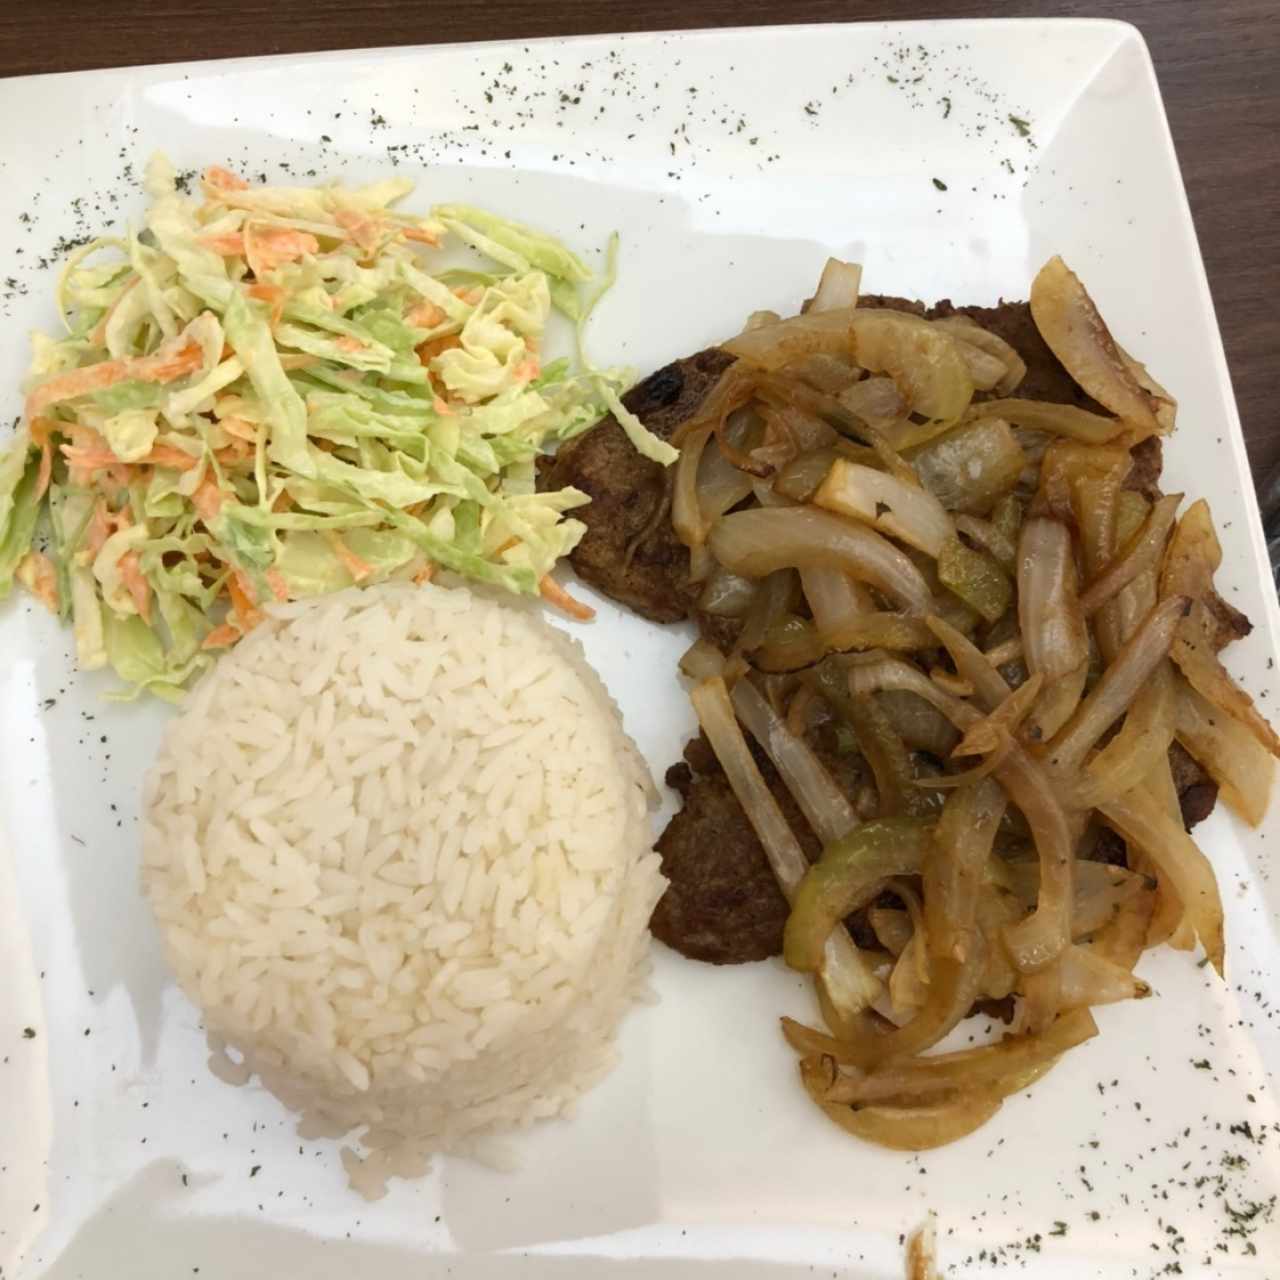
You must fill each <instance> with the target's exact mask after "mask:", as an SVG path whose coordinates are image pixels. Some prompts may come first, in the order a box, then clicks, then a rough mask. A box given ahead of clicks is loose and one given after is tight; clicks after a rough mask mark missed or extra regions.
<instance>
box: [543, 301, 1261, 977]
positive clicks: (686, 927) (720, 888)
mask: <svg viewBox="0 0 1280 1280" xmlns="http://www.w3.org/2000/svg"><path fill="white" fill-rule="evenodd" d="M858 305H859V307H876V306H880V307H891V308H894V309H896V310H900V311H910V312H912V313H914V314H916V315H920V316H923V317H925V318H926V319H941V318H943V317H946V316H951V315H962V316H966V317H968V318H969V319H971V320H973V321H974V322H975V323H976V324H979V325H981V326H982V327H983V328H984V329H987V330H989V331H991V332H992V333H995V334H997V335H999V336H1000V337H1001V338H1003V339H1004V340H1005V341H1006V342H1008V343H1009V344H1010V345H1011V346H1013V347H1014V348H1015V349H1016V350H1017V352H1018V354H1019V355H1021V357H1022V358H1023V360H1024V361H1026V365H1027V372H1026V376H1025V378H1024V379H1023V381H1022V383H1021V385H1020V386H1019V388H1018V391H1017V394H1018V395H1019V396H1021V397H1025V398H1027V399H1032V400H1047V401H1053V402H1056V403H1060V404H1073V405H1078V406H1080V407H1082V408H1087V409H1093V410H1095V411H1096V410H1097V409H1098V406H1097V405H1096V404H1094V402H1093V401H1092V400H1090V399H1089V397H1088V396H1087V395H1086V394H1085V393H1084V392H1083V391H1081V390H1080V388H1079V387H1078V386H1077V385H1076V383H1075V382H1074V381H1073V380H1072V378H1071V377H1070V375H1069V374H1068V373H1067V372H1066V370H1065V369H1064V368H1063V367H1062V366H1061V364H1059V363H1058V360H1057V358H1056V357H1055V356H1054V354H1053V353H1052V352H1051V351H1050V350H1049V348H1048V346H1046V344H1045V342H1044V340H1043V338H1041V336H1040V333H1039V331H1038V330H1037V328H1036V325H1035V322H1034V320H1033V319H1032V317H1031V310H1030V307H1029V306H1028V305H1027V304H1026V303H1025V302H1002V303H1000V305H998V306H995V307H957V306H954V305H953V304H952V303H951V302H950V301H943V302H939V303H937V304H936V305H935V306H933V307H926V306H925V305H924V304H923V303H919V302H913V301H910V300H908V299H904V298H893V297H883V296H873V297H866V296H864V297H863V298H862V299H860V300H859V303H858ZM731 363H732V357H730V356H729V355H728V354H727V353H725V352H724V351H721V350H720V349H718V348H715V347H711V348H708V349H707V350H705V351H700V352H698V353H697V354H696V355H693V356H688V357H686V358H685V359H682V360H676V361H673V362H672V363H671V364H669V365H666V366H664V367H663V368H661V369H659V370H658V371H657V372H656V373H653V374H651V375H650V376H649V377H648V378H645V379H644V380H643V381H642V382H639V383H637V385H636V386H635V387H633V388H632V390H631V391H630V392H629V393H628V394H627V395H626V396H625V397H624V398H623V402H624V403H625V404H626V406H627V408H628V409H630V410H631V411H632V412H633V413H635V414H636V415H637V416H638V417H639V418H640V419H641V421H642V422H644V424H645V426H647V427H648V428H649V430H650V431H652V432H653V433H654V434H655V435H657V436H659V437H660V438H661V439H664V440H665V439H668V438H669V437H670V436H671V433H672V432H673V431H675V429H676V428H677V427H678V426H679V425H680V424H681V423H682V422H684V421H685V420H686V419H688V418H689V417H691V416H692V415H693V414H694V413H695V412H696V410H697V409H698V406H699V405H700V404H701V403H702V401H703V399H704V398H705V397H706V395H707V394H708V393H709V392H710V390H711V389H712V387H714V386H715V384H716V382H717V381H718V380H719V377H720V375H721V373H723V372H724V370H725V369H726V368H728V366H729V365H730V364H731ZM977 398H985V396H984V393H982V392H979V393H978V397H977ZM1162 461H1163V460H1162V455H1161V442H1160V440H1159V438H1157V437H1152V438H1151V439H1148V440H1146V441H1144V442H1143V443H1142V444H1141V445H1139V446H1137V447H1136V448H1135V449H1134V450H1133V465H1132V467H1131V469H1130V472H1129V475H1128V477H1127V479H1126V482H1125V483H1126V487H1127V488H1130V489H1133V490H1136V491H1137V492H1140V493H1142V494H1143V495H1144V496H1145V497H1146V498H1148V499H1149V500H1154V499H1155V498H1156V497H1159V496H1160V487H1159V481H1160V473H1161V469H1162ZM539 486H540V487H541V488H544V489H560V488H564V487H566V486H573V487H575V488H578V489H581V490H582V491H583V492H584V493H586V494H587V495H588V496H589V497H590V499H591V502H590V504H589V505H587V506H585V507H583V508H581V509H579V510H578V511H576V512H575V513H574V514H575V515H576V516H577V518H579V519H581V520H582V521H583V522H584V523H585V524H586V526H587V532H586V534H585V536H584V537H583V539H582V541H581V542H580V543H579V545H578V547H577V549H576V550H575V551H574V552H573V554H572V556H571V557H570V558H571V561H572V563H573V566H574V568H575V570H576V571H577V572H578V574H579V576H580V577H582V578H583V579H584V580H585V581H587V582H589V583H591V584H592V585H593V586H594V587H596V588H598V589H599V590H600V591H602V592H603V593H604V594H605V595H607V596H609V597H611V598H612V599H614V600H617V601H618V602H619V603H621V604H624V605H626V606H628V607H629V608H631V609H634V610H635V611H636V612H637V613H639V614H642V615H643V616H644V617H646V618H650V619H652V620H653V621H655V622H679V621H682V620H684V619H686V618H691V617H692V618H695V619H696V620H697V621H698V622H699V624H700V625H701V626H702V627H703V629H704V631H710V632H711V635H712V638H713V639H716V640H717V641H719V642H720V643H722V644H724V643H725V641H726V636H725V635H724V634H722V633H719V634H718V633H716V631H715V629H714V628H715V620H712V619H709V618H706V617H702V618H699V617H698V611H697V607H696V600H697V590H696V589H694V588H691V587H690V584H689V582H688V574H689V553H688V550H687V549H686V548H685V547H684V545H683V544H682V543H681V542H680V541H679V539H678V538H677V537H676V535H675V533H674V531H673V530H672V527H671V518H670V515H671V513H670V496H669V495H670V489H669V486H668V483H667V480H666V476H665V473H664V468H662V467H661V466H660V465H658V464H657V463H654V462H651V461H649V460H648V459H647V458H644V457H642V456H641V455H640V454H638V453H637V452H636V451H635V449H634V448H632V446H631V444H630V442H629V441H628V439H627V437H626V435H625V433H624V432H623V430H622V428H621V427H620V426H619V425H618V423H617V422H616V421H615V420H614V418H613V417H612V416H609V417H606V418H605V419H603V420H602V421H601V422H600V423H598V424H597V425H596V426H595V427H593V428H592V429H591V430H590V431H587V432H584V433H583V434H582V435H581V436H579V437H577V439H575V440H572V441H570V442H569V443H568V444H567V445H565V446H564V447H562V448H561V449H560V451H559V453H558V454H557V455H556V456H555V457H554V459H548V460H547V462H546V464H545V465H544V467H543V469H542V471H541V473H540V477H539ZM1213 610H1214V614H1215V617H1216V619H1217V621H1218V624H1219V626H1218V635H1217V643H1218V647H1219V648H1221V647H1222V646H1223V645H1225V644H1227V643H1228V642H1229V641H1231V640H1233V639H1235V638H1237V637H1238V636H1242V635H1246V634H1247V633H1248V631H1249V630H1250V623H1249V620H1248V619H1247V618H1246V617H1245V616H1244V615H1243V614H1241V613H1240V612H1239V611H1238V610H1236V609H1234V608H1233V607H1232V606H1231V605H1229V604H1227V603H1226V601H1222V600H1216V601H1214V602H1213ZM672 676H673V678H674V673H672ZM753 750H755V755H756V760H757V763H758V764H759V765H760V766H761V772H762V773H763V774H764V776H765V778H766V780H767V781H768V783H769V786H770V789H771V791H772V792H773V794H774V796H775V797H776V798H777V800H778V802H779V804H780V805H781V806H782V810H783V812H784V814H786V817H787V819H788V822H789V824H790V826H791V828H792V830H793V831H795V833H796V836H797V839H799V840H800V842H801V845H802V847H803V848H804V849H805V852H806V854H807V855H808V856H809V857H810V858H814V857H816V856H817V854H818V852H819V848H820V846H819V841H818V839H817V837H816V836H815V835H814V834H813V832H812V831H810V829H809V827H808V826H807V824H806V823H805V822H804V819H803V817H802V816H801V814H800V812H799V810H798V808H797V806H796V805H795V802H794V801H793V800H792V799H791V797H790V795H789V794H788V792H787V789H786V787H785V786H784V785H783V784H782V782H781V780H780V779H779V778H778V776H777V774H776V772H775V771H774V770H773V769H772V766H770V765H769V762H768V760H767V758H766V757H765V756H764V754H763V752H760V751H759V750H756V749H755V747H754V744H753ZM824 761H825V763H826V764H827V765H828V767H829V768H831V769H832V770H833V772H834V773H835V776H836V777H837V779H838V780H840V781H841V782H842V783H848V784H849V785H850V786H852V785H853V784H854V782H855V780H856V779H855V774H858V771H859V770H860V769H861V765H860V763H859V762H858V761H857V760H856V758H850V757H847V756H840V755H838V754H831V753H828V754H827V755H825V756H824ZM1170 764H1171V766H1172V768H1173V776H1174V781H1175V784H1176V785H1177V789H1178V797H1179V800H1180V802H1181V805H1182V814H1183V820H1184V822H1185V823H1186V825H1187V828H1188V830H1189V829H1190V828H1191V827H1192V826H1194V825H1195V824H1196V823H1197V822H1200V821H1202V820H1203V819H1204V818H1206V817H1207V816H1208V815H1209V813H1210V812H1211V811H1212V810H1213V807H1214V804H1215V802H1216V799H1217V786H1216V784H1215V783H1214V782H1213V780H1212V779H1211V778H1210V777H1209V775H1208V774H1207V773H1205V771H1204V770H1203V769H1202V768H1201V767H1200V766H1199V764H1197V763H1196V761H1195V760H1193V759H1192V758H1191V757H1190V756H1189V755H1188V754H1187V753H1186V752H1185V751H1184V750H1183V749H1182V748H1181V747H1179V746H1178V745H1177V744H1174V746H1173V747H1172V748H1171V749H1170ZM666 780H667V783H668V785H670V786H671V787H673V788H674V789H675V790H676V791H678V792H679V794H680V797H681V800H682V807H681V809H680V811H679V812H678V813H677V814H676V815H675V817H673V818H672V820H671V822H670V823H669V824H668V826H667V828H666V830H665V831H664V832H663V834H662V836H661V838H660V839H659V841H658V846H657V847H658V851H659V853H660V854H661V856H662V869H663V872H664V874H665V875H666V876H667V878H668V879H669V880H670V882H671V883H670V886H669V888H668V889H667V891H666V893H665V894H664V895H663V897H662V899H661V901H660V902H659V903H658V905H657V907H656V909H655V910H654V914H653V920H652V929H653V932H654V934H655V936H657V937H658V938H660V939H661V940H662V941H663V942H665V943H666V944H667V945H668V946H670V947H672V948H674V949H675V950H676V951H679V952H680V953H681V954H683V955H686V956H689V957H691V958H692V959H696V960H707V961H711V962H712V963H716V964H733V963H741V962H744V961H748V960H759V959H764V958H767V957H769V956H773V955H777V954H779V953H780V952H781V950H782V929H783V925H784V924H785V922H786V917H787V904H786V900H785V899H784V898H783V896H782V893H781V891H780V890H779V889H778V886H777V883H776V882H775V880H774V877H773V873H772V871H771V870H770V867H769V863H768V860H767V858H766V857H765V853H764V849H763V848H762V847H761V845H760V842H759V840H758V839H757V837H756V834H755V832H754V831H753V830H752V827H751V824H750V823H749V822H748V820H747V817H746V815H745V814H744V813H743V811H742V807H741V805H739V803H738V801H737V798H736V797H735V796H734V794H733V791H732V789H731V788H730V786H729V783H728V780H727V779H726V778H725V776H724V773H723V772H722V771H721V770H720V768H719V766H718V765H717V763H716V761H715V757H714V755H713V754H712V753H711V751H710V749H709V747H708V746H707V744H706V743H705V741H703V740H702V739H700V738H697V739H694V740H693V741H692V742H691V743H690V744H689V746H688V748H686V751H685V759H684V760H683V761H682V762H681V763H679V764H676V765H674V766H672V768H671V769H669V770H668V771H667V775H666ZM1094 856H1095V857H1101V858H1105V859H1106V860H1108V861H1115V862H1123V860H1124V856H1125V849H1124V842H1123V840H1121V838H1120V837H1119V836H1117V835H1115V834H1114V833H1113V832H1107V833H1105V839H1104V840H1102V841H1100V842H1099V848H1098V850H1097V851H1096V852H1095V854H1094ZM850 924H851V925H852V926H853V927H854V928H855V930H856V931H857V932H859V933H860V932H862V926H861V921H860V920H851V921H850ZM861 940H862V941H864V943H867V942H869V939H861Z"/></svg>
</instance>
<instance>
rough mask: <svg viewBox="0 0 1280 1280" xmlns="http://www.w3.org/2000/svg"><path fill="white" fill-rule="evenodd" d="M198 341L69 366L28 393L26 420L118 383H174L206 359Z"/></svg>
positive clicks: (193, 370) (192, 371)
mask: <svg viewBox="0 0 1280 1280" xmlns="http://www.w3.org/2000/svg"><path fill="white" fill-rule="evenodd" d="M203 359H204V357H203V355H202V353H201V351H200V347H199V344H198V343H195V342H188V343H187V344H186V345H185V346H183V347H182V349H181V350H179V351H177V352H168V351H164V350H163V349H162V350H161V351H157V352H156V353H155V354H154V355H149V356H126V357H125V358H124V359H122V360H104V361H103V362H102V363H101V364H91V365H88V366H87V367H85V368H83V369H70V370H68V371H67V372H66V373H60V374H58V375H57V376H56V377H53V378H50V379H49V381H48V382H42V383H41V384H40V385H39V386H38V387H35V388H34V389H33V390H32V392H31V394H30V395H29V396H27V404H26V414H27V420H28V421H31V420H33V419H34V418H35V417H36V416H37V415H38V414H40V413H42V412H43V411H44V410H45V409H47V408H48V407H49V406H50V405H54V404H57V403H59V402H60V401H62V400H70V399H73V398H74V397H75V396H83V395H88V394H89V393H90V392H91V391H105V390H107V388H108V387H114V386H115V385H116V384H117V383H119V382H125V381H128V380H129V379H131V378H133V379H137V381H139V382H159V383H164V382H172V381H173V380H174V379H175V378H181V377H182V376H183V375H184V374H188V373H194V372H195V370H197V369H198V368H199V367H200V365H201V363H202V362H203Z"/></svg>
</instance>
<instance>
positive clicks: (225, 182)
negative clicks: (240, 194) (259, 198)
mask: <svg viewBox="0 0 1280 1280" xmlns="http://www.w3.org/2000/svg"><path fill="white" fill-rule="evenodd" d="M201 180H202V181H203V182H204V184H205V185H206V186H208V187H212V188H213V189H214V190H215V191H248V189H249V184H248V183H247V182H246V181H245V180H244V179H243V178H242V177H240V175H239V174H238V173H232V172H231V170H230V169H224V168H223V167H222V166H221V165H220V164H211V165H210V166H209V167H208V168H207V169H206V170H205V171H204V173H203V174H201Z"/></svg>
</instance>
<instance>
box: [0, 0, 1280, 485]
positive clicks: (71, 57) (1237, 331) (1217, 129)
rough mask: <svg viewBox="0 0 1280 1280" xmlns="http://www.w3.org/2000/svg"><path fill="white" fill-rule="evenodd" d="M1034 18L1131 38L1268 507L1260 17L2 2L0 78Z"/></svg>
mask: <svg viewBox="0 0 1280 1280" xmlns="http://www.w3.org/2000/svg"><path fill="white" fill-rule="evenodd" d="M1051 15H1052V16H1074V17H1114V18H1122V19H1125V20H1127V21H1129V22H1132V23H1134V24H1135V25H1136V26H1138V27H1139V28H1140V29H1141V31H1142V32H1143V34H1144V35H1145V36H1146V39H1147V43H1148V44H1149V45H1150V47H1151V52H1152V55H1153V57H1154V59H1155V64H1156V70H1157V72H1158V74H1159V77H1160V86H1161V89H1162V91H1163V93H1164V101H1165V105H1166V107H1167V110H1168V113H1169V121H1170V124H1171V126H1172V128H1173V136H1174V140H1175V142H1176V144H1177V148H1178V156H1179V159H1180V160H1181V163H1182V172H1183V174H1184V176H1185V178H1186V184H1187V190H1188V192H1189V194H1190V198H1191V208H1192V211H1193V213H1194V214H1195V221H1196V229H1197V231H1198V232H1199V236H1200V247H1201V251H1202V252H1203V254H1204V258H1205V264H1206V266H1207V268H1208V273H1209V283H1210V286H1211V287H1212V290H1213V298H1214V302H1215V304H1216V306H1217V311H1218V321H1219V324H1220V325H1221V328H1222V335H1223V339H1224V341H1225V344H1226V349H1227V357H1228V360H1229V361H1230V364H1231V374H1232V378H1233V380H1234V384H1235V392H1236V398H1237V400H1238V402H1239V405H1240V416H1241V418H1242V419H1243V421H1244V430H1245V436H1246V438H1247V440H1248V444H1249V454H1250V458H1251V459H1252V462H1253V468H1254V475H1255V478H1256V480H1257V482H1258V484H1259V487H1260V491H1261V493H1262V496H1263V499H1264V507H1269V506H1271V505H1272V502H1271V501H1269V499H1270V498H1271V497H1272V491H1273V490H1274V499H1275V505H1276V506H1277V508H1280V412H1278V411H1277V405H1278V404H1280V358H1278V357H1280V307H1278V306H1277V298H1280V217H1277V215H1276V208H1277V206H1278V205H1280V164H1277V159H1278V158H1280V142H1278V141H1277V139H1278V138H1280V4H1278V3H1277V0H1130V2H1129V3H1106V2H1105V0H1077V2H1074V3H1072V2H1068V3H1057V4H1048V3H1040V4H1028V3H1022V4H1018V3H1010V2H1008V0H985V3H977V4H974V3H966V2H964V0H943V2H942V3H937V2H934V3H928V2H926V0H920V2H919V3H915V4H911V5H907V4H901V3H899V4H885V3H860V2H859V0H785V2H779V0H768V2H766V0H631V2H629V3H612V2H606V0H484V2H483V3H477V2H474V0H473V2H471V3H467V2H466V0H463V3H455V4H451V5H450V4H441V3H430V4H429V3H422V2H421V0H419V2H418V3H415V2H414V0H239V2H235V0H233V3H230V4H228V3H226V2H225V0H216V2H214V0H110V3H107V2H106V0H88V2H86V0H9V3H7V4H4V5H3V6H0V75H4V76H9V75H28V74H31V73H34V72H41V71H68V70H78V69H81V68H86V67H103V66H119V65H125V64H129V63H143V62H171V61H185V60H188V59H196V58H225V57H233V56H238V55H249V54H266V53H285V52H295V51H302V50H314V49H341V48H354V47H360V46H364V47H371V46H377V45H392V44H423V43H439V42H447V41H458V40H488V39H497V38H504V37H532V36H551V35H572V34H579V33H586V32H601V31H640V30H646V29H649V30H656V29H673V28H679V27H702V26H723V25H752V24H757V23H768V22H782V21H787V22H831V21H850V20H856V19H892V18H898V19H902V18H926V17H1013V16H1036V17H1045V16H1051ZM7 127H9V128H12V127H14V124H13V122H9V125H8V126H7ZM1185 429H1194V424H1187V427H1186V428H1185ZM1273 471H1274V472H1275V473H1276V476H1275V478H1274V479H1273V477H1272V473H1273Z"/></svg>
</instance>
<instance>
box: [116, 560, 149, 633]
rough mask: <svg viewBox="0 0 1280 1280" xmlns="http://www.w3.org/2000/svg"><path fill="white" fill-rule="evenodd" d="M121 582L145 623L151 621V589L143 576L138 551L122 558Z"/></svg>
mask: <svg viewBox="0 0 1280 1280" xmlns="http://www.w3.org/2000/svg"><path fill="white" fill-rule="evenodd" d="M120 580H121V581H122V582H123V583H124V585H125V586H126V587H127V588H128V589H129V595H130V597H131V598H132V600H133V603H134V607H135V608H136V609H137V610H138V612H139V613H140V614H141V615H142V620H143V622H147V623H149V622H150V621H151V587H150V586H149V585H148V583H147V580H146V578H144V577H143V576H142V565H141V564H140V563H139V560H138V553H137V552H136V551H127V552H125V554H124V555H122V556H121V557H120Z"/></svg>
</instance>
